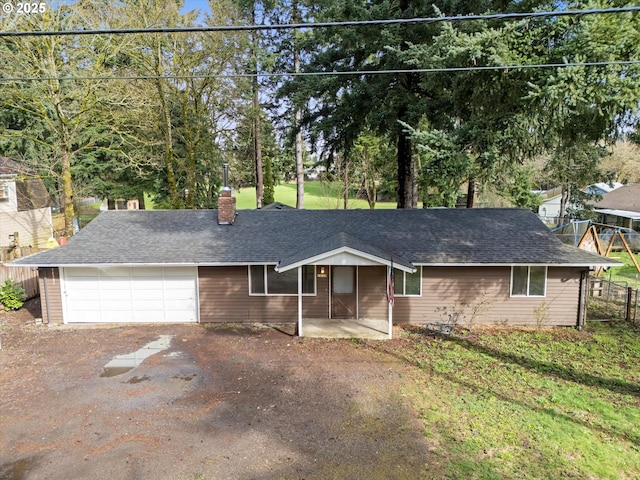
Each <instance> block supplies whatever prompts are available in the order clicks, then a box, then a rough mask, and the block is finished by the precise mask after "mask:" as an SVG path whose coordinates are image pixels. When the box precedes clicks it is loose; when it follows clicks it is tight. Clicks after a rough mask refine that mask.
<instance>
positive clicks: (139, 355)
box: [100, 335, 173, 378]
mask: <svg viewBox="0 0 640 480" xmlns="http://www.w3.org/2000/svg"><path fill="white" fill-rule="evenodd" d="M172 338H173V335H160V338H158V340H154V341H153V342H150V343H147V344H146V345H145V346H144V347H142V348H141V349H140V350H136V351H135V352H133V353H126V354H124V355H118V356H116V357H113V359H112V360H111V361H110V362H109V363H107V364H106V365H105V366H104V368H103V370H102V374H101V375H100V376H101V377H115V376H116V375H122V374H123V373H127V372H128V371H130V370H133V369H134V368H135V367H137V366H138V365H140V364H141V363H142V362H144V361H145V359H147V358H149V357H150V356H151V355H155V354H156V353H159V352H161V351H163V350H166V349H167V348H169V347H170V346H171V339H172ZM143 378H144V377H143Z"/></svg>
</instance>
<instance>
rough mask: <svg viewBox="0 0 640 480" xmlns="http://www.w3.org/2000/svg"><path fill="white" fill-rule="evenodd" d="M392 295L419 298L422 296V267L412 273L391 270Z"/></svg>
mask: <svg viewBox="0 0 640 480" xmlns="http://www.w3.org/2000/svg"><path fill="white" fill-rule="evenodd" d="M393 281H394V285H393V294H394V295H395V296H397V297H419V296H421V295H422V267H416V271H415V272H414V273H409V272H403V271H402V270H398V269H397V268H394V269H393Z"/></svg>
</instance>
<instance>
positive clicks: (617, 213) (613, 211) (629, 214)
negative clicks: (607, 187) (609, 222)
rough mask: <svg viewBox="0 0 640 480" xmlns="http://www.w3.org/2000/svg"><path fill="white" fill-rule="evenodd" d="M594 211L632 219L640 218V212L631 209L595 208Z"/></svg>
mask: <svg viewBox="0 0 640 480" xmlns="http://www.w3.org/2000/svg"><path fill="white" fill-rule="evenodd" d="M593 211H594V212H597V213H604V214H605V215H613V216H616V217H623V218H630V219H631V220H640V212H631V211H629V210H616V209H614V208H595V209H594V210H593Z"/></svg>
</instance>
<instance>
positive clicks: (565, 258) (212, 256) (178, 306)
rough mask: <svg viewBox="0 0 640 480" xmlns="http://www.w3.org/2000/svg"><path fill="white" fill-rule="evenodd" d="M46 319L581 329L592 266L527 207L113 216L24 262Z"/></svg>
mask: <svg viewBox="0 0 640 480" xmlns="http://www.w3.org/2000/svg"><path fill="white" fill-rule="evenodd" d="M14 264H15V265H21V266H25V265H28V266H32V267H37V268H38V270H39V276H40V284H41V288H40V291H41V292H42V302H41V304H42V310H43V311H42V316H43V321H44V322H45V323H46V322H55V323H86V322H154V323H157V322H202V323H206V322H212V323H227V322H234V323H235V322H251V323H267V324H270V323H277V324H284V323H291V324H294V325H297V332H298V334H299V335H304V332H305V321H307V320H310V319H314V320H318V319H354V320H355V319H362V318H366V319H382V320H383V321H385V322H386V323H384V324H385V325H388V334H389V337H390V336H391V331H392V329H391V326H392V324H393V323H398V324H423V323H428V322H434V323H458V324H502V325H505V324H513V325H542V324H544V325H570V326H576V325H578V326H579V325H581V324H582V322H583V321H584V317H585V298H586V285H587V276H588V272H589V270H590V269H591V268H594V267H598V266H606V265H611V264H616V262H615V261H612V260H610V259H607V258H604V257H601V256H599V255H595V254H592V253H588V252H584V251H582V250H579V249H577V248H574V247H571V246H568V245H564V244H562V242H560V241H559V240H558V239H557V238H556V237H555V235H554V234H553V233H551V232H550V231H549V230H548V229H547V227H545V226H544V225H543V224H542V222H541V221H540V220H539V219H538V218H537V217H536V215H535V214H534V213H532V212H530V211H527V210H521V209H414V210H296V209H282V210H277V209H276V210H242V211H239V212H236V210H235V198H233V197H231V196H230V194H229V193H228V192H227V195H226V196H224V192H223V196H222V197H220V198H219V202H218V210H171V211H168V210H139V211H105V212H102V213H100V214H99V215H98V217H97V218H96V219H95V220H93V221H92V222H91V223H90V224H89V225H88V226H87V227H85V228H84V229H83V230H81V231H80V232H79V233H78V234H77V235H76V236H75V237H73V238H72V239H71V240H69V242H68V243H67V244H66V245H64V246H62V247H60V248H56V249H52V250H49V251H46V252H41V253H38V254H35V255H32V256H30V257H25V258H23V259H21V260H19V261H17V262H14Z"/></svg>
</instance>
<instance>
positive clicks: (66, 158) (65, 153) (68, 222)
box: [61, 146, 76, 237]
mask: <svg viewBox="0 0 640 480" xmlns="http://www.w3.org/2000/svg"><path fill="white" fill-rule="evenodd" d="M61 157H62V205H63V211H64V234H65V235H66V236H67V237H73V234H74V228H73V219H74V218H75V216H76V213H75V208H74V205H73V182H72V179H71V153H70V152H69V150H68V148H67V147H66V146H63V147H62V152H61Z"/></svg>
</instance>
